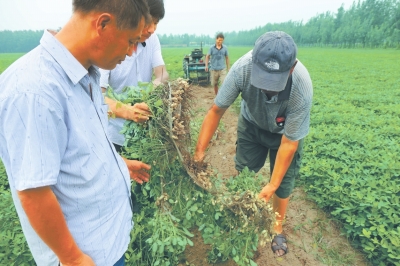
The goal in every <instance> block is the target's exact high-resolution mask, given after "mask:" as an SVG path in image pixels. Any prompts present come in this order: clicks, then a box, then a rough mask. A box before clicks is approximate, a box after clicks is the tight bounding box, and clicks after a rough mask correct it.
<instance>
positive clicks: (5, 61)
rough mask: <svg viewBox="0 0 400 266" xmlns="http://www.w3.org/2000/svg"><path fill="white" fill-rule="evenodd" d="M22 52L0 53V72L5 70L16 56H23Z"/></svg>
mask: <svg viewBox="0 0 400 266" xmlns="http://www.w3.org/2000/svg"><path fill="white" fill-rule="evenodd" d="M23 55H24V53H17V54H0V74H1V73H3V71H4V70H6V68H7V67H9V66H10V65H11V64H12V63H14V62H15V60H17V59H18V58H20V57H21V56H23Z"/></svg>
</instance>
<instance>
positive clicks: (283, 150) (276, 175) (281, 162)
mask: <svg viewBox="0 0 400 266" xmlns="http://www.w3.org/2000/svg"><path fill="white" fill-rule="evenodd" d="M298 144H299V142H298V141H290V140H288V139H287V138H286V137H285V136H282V141H281V145H280V146H279V149H278V152H277V155H276V159H275V165H274V171H273V172H272V175H271V180H270V183H271V184H272V185H273V186H274V187H276V188H278V187H279V186H280V184H281V182H282V180H283V177H284V176H285V174H286V172H287V170H288V169H289V167H290V164H291V163H292V160H293V157H294V155H295V153H296V151H297V147H298Z"/></svg>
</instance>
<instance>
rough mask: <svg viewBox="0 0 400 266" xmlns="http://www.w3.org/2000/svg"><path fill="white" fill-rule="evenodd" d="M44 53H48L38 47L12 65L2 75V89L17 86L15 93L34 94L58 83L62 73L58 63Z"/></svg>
mask: <svg viewBox="0 0 400 266" xmlns="http://www.w3.org/2000/svg"><path fill="white" fill-rule="evenodd" d="M44 53H46V51H45V50H44V49H43V48H41V47H40V46H38V47H36V48H34V49H33V50H32V51H30V52H28V53H27V54H25V55H23V56H22V57H21V58H19V59H18V60H16V61H15V62H14V63H13V64H11V65H10V66H9V67H8V68H7V69H6V70H5V71H4V72H3V73H2V75H1V78H0V80H1V83H2V87H3V86H13V85H12V84H15V86H16V87H17V88H18V90H14V91H15V92H24V91H31V92H32V91H40V89H41V88H43V87H44V86H46V85H47V84H48V83H51V84H54V83H55V82H57V77H59V76H60V73H62V71H61V69H60V67H59V65H58V64H57V62H56V61H55V60H54V59H53V58H52V57H48V56H43V54H44ZM5 89H7V88H5Z"/></svg>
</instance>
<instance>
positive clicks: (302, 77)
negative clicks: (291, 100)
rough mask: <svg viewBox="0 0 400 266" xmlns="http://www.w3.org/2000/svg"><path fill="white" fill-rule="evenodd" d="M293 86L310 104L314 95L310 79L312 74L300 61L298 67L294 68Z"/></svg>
mask: <svg viewBox="0 0 400 266" xmlns="http://www.w3.org/2000/svg"><path fill="white" fill-rule="evenodd" d="M292 77H293V85H294V86H295V88H296V89H297V90H298V92H299V94H296V95H298V96H300V95H301V97H302V98H303V99H304V100H306V101H307V102H310V101H311V99H312V95H313V85H312V81H311V77H310V73H309V72H308V70H307V68H306V67H305V66H304V65H303V64H302V63H301V62H300V61H298V62H297V64H296V67H295V68H294V71H293V74H292Z"/></svg>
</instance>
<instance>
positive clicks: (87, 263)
mask: <svg viewBox="0 0 400 266" xmlns="http://www.w3.org/2000/svg"><path fill="white" fill-rule="evenodd" d="M60 266H96V264H95V263H94V261H93V260H92V258H90V257H89V256H88V255H86V254H83V256H82V257H81V258H79V259H77V260H76V261H74V262H68V263H62V262H60Z"/></svg>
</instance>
